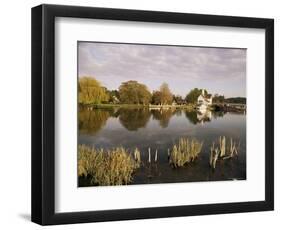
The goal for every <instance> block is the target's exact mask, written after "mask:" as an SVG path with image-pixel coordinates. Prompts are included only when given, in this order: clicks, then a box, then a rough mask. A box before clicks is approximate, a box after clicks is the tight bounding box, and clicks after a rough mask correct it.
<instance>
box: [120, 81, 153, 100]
mask: <svg viewBox="0 0 281 230" xmlns="http://www.w3.org/2000/svg"><path fill="white" fill-rule="evenodd" d="M119 97H120V101H121V102H122V103H124V104H143V105H147V104H149V103H150V101H151V93H150V92H149V90H148V88H147V87H146V85H144V84H140V83H138V82H137V81H127V82H123V83H122V84H121V85H120V87H119Z"/></svg>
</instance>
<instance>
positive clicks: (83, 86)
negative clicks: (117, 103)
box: [78, 77, 109, 104]
mask: <svg viewBox="0 0 281 230" xmlns="http://www.w3.org/2000/svg"><path fill="white" fill-rule="evenodd" d="M106 91H107V90H106V88H105V87H102V86H101V84H100V83H99V82H98V81H97V80H96V79H95V78H93V77H82V78H80V79H79V83H78V93H79V96H78V101H79V103H81V104H99V103H102V102H107V101H108V99H109V95H108V94H107V92H106Z"/></svg>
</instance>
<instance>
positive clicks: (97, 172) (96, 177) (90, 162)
mask: <svg viewBox="0 0 281 230" xmlns="http://www.w3.org/2000/svg"><path fill="white" fill-rule="evenodd" d="M140 163H141V161H140V152H139V150H138V149H135V151H134V156H133V155H132V154H131V153H130V152H128V151H127V150H125V149H124V148H122V147H117V148H113V149H111V150H104V149H96V148H89V147H87V146H85V145H79V147H78V176H84V177H89V178H91V183H92V184H95V185H122V184H128V183H130V182H131V181H132V174H133V173H134V172H135V170H136V169H137V168H139V167H140Z"/></svg>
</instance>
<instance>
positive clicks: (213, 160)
mask: <svg viewBox="0 0 281 230" xmlns="http://www.w3.org/2000/svg"><path fill="white" fill-rule="evenodd" d="M219 155H220V150H219V148H218V147H215V143H214V142H213V145H212V146H211V153H210V161H209V164H210V167H211V168H213V169H215V168H216V164H217V160H218V158H219Z"/></svg>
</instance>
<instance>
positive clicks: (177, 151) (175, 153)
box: [170, 138, 203, 168]
mask: <svg viewBox="0 0 281 230" xmlns="http://www.w3.org/2000/svg"><path fill="white" fill-rule="evenodd" d="M202 146H203V142H200V141H198V140H196V139H192V140H189V139H188V138H180V139H179V142H178V144H175V145H174V146H173V148H172V152H171V154H170V164H171V165H172V166H173V167H175V168H177V167H183V166H185V165H187V164H188V163H190V162H193V161H194V160H195V159H196V158H197V157H198V155H199V153H200V152H201V150H202Z"/></svg>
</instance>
